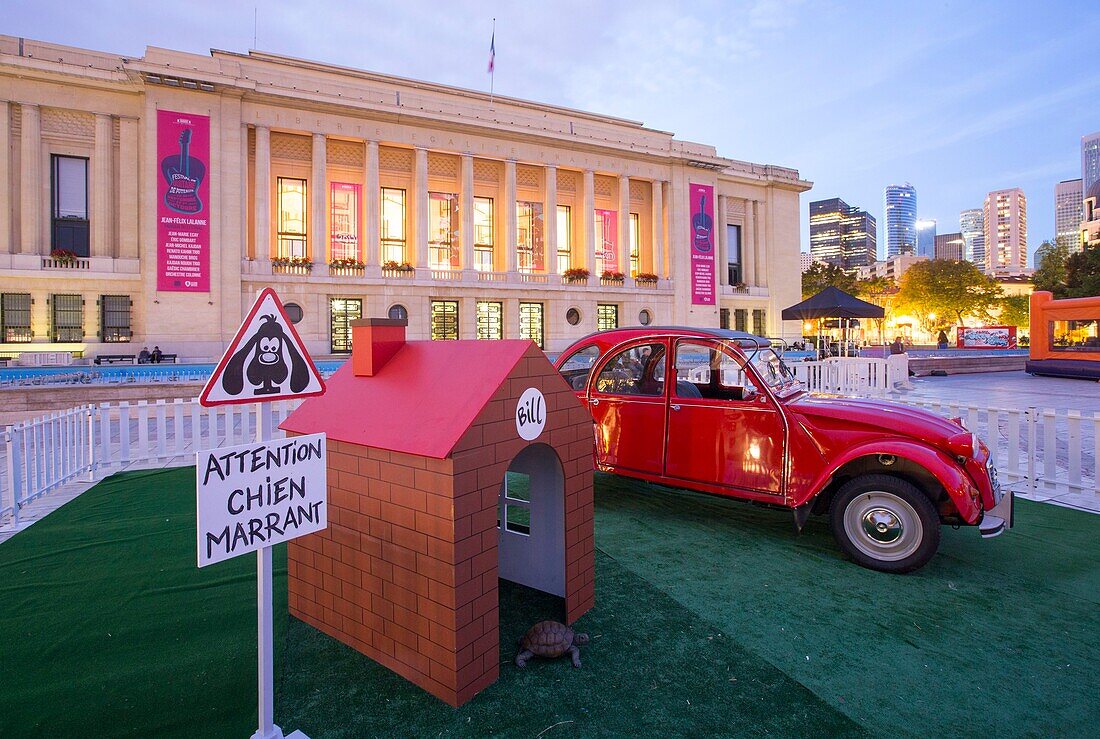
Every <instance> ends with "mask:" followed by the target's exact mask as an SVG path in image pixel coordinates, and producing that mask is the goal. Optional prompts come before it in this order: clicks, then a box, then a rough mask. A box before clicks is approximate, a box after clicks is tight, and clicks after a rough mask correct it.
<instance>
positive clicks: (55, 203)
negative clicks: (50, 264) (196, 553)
mask: <svg viewBox="0 0 1100 739" xmlns="http://www.w3.org/2000/svg"><path fill="white" fill-rule="evenodd" d="M50 163H51V165H52V166H51V179H52V183H51V188H50V189H51V192H52V195H51V198H50V199H51V201H52V208H53V229H52V235H51V241H50V246H51V248H53V249H64V250H65V251H71V252H72V253H73V254H75V255H76V256H78V257H86V256H88V249H89V247H88V160H87V159H85V158H84V157H65V156H60V155H58V154H54V155H53V156H52V157H51V162H50Z"/></svg>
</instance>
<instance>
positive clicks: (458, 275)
mask: <svg viewBox="0 0 1100 739" xmlns="http://www.w3.org/2000/svg"><path fill="white" fill-rule="evenodd" d="M432 279H433V280H440V281H443V282H455V281H457V280H461V279H462V270H460V269H433V270H432Z"/></svg>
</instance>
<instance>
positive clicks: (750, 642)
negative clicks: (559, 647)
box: [596, 475, 1100, 736]
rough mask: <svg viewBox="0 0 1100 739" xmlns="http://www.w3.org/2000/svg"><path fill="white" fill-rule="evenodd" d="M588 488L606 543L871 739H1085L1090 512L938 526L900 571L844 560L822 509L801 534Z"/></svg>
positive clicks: (1091, 602)
mask: <svg viewBox="0 0 1100 739" xmlns="http://www.w3.org/2000/svg"><path fill="white" fill-rule="evenodd" d="M596 488H597V495H596V501H597V505H596V546H597V547H598V548H599V549H602V550H603V551H605V552H607V553H608V554H610V555H611V556H613V557H615V559H616V560H617V561H618V563H619V564H621V565H622V566H624V567H626V568H627V569H629V570H631V571H632V572H634V573H635V574H637V575H638V576H639V577H642V578H643V579H645V580H647V581H648V582H649V583H650V584H651V585H652V586H654V587H656V588H657V589H658V590H660V591H662V592H665V593H668V594H669V595H670V596H671V597H673V598H675V599H676V600H677V601H678V602H680V603H681V604H683V605H684V606H685V607H687V608H688V609H690V610H692V611H693V612H695V613H697V614H700V616H701V617H703V618H705V619H706V620H707V621H709V622H710V623H712V624H714V625H715V627H717V628H720V629H723V630H724V631H725V632H726V633H728V634H731V635H732V636H733V638H734V639H736V640H737V642H738V643H739V644H740V645H741V646H743V647H745V648H747V649H749V650H751V651H753V652H755V653H756V654H758V655H760V656H761V657H763V658H765V659H766V660H768V661H769V662H771V663H772V664H774V665H775V666H776V667H778V668H779V669H781V670H782V671H783V672H785V673H786V674H788V675H790V676H791V677H793V678H794V679H796V680H798V681H799V682H801V683H803V684H804V685H806V686H807V687H809V688H810V689H811V690H813V691H814V692H815V693H816V694H817V695H819V696H820V697H821V698H822V699H823V700H825V701H826V702H827V703H829V704H830V705H832V706H834V707H836V708H837V709H839V710H840V711H842V712H844V713H845V714H846V715H848V716H850V717H851V718H853V719H855V720H856V721H858V722H859V723H860V724H861V725H862V726H865V727H866V728H868V729H869V730H871V731H872V732H874V733H876V734H881V735H887V734H896V733H898V732H902V733H910V734H919V735H923V736H954V735H977V734H981V735H989V736H1023V735H1032V736H1086V735H1094V734H1095V731H1096V726H1097V722H1098V721H1100V692H1098V688H1100V679H1098V678H1097V676H1096V669H1097V665H1100V615H1098V614H1100V608H1098V605H1100V547H1098V546H1097V541H1100V517H1098V516H1096V515H1092V514H1087V513H1082V512H1078V511H1072V510H1069V509H1065V508H1059V507H1056V506H1053V505H1048V504H1040V503H1032V502H1030V501H1023V500H1021V501H1018V502H1017V508H1016V514H1017V515H1016V527H1015V528H1014V529H1013V530H1012V531H1009V532H1006V533H1005V534H1003V535H1002V536H1000V537H998V538H995V539H989V540H982V539H981V538H980V537H979V536H978V533H977V531H976V530H975V529H972V528H967V529H960V530H952V529H950V528H944V529H943V542H942V545H941V548H940V552H939V554H938V556H936V557H935V558H934V559H933V560H932V562H931V563H930V564H929V565H927V566H926V567H924V568H923V569H921V570H920V571H918V572H916V573H914V574H912V575H906V576H898V575H884V574H881V573H876V572H872V571H870V570H866V569H862V568H860V567H856V566H855V565H853V564H852V563H851V562H849V561H847V560H846V559H844V557H843V556H842V555H841V553H840V551H839V549H838V548H837V547H836V545H835V543H834V542H833V540H832V537H831V536H830V535H829V533H828V529H827V526H826V524H825V521H824V519H813V520H811V522H810V525H809V526H808V528H807V529H806V530H804V531H803V533H802V534H801V535H796V534H795V533H794V529H793V526H792V523H791V516H790V514H789V513H786V512H782V511H774V510H768V509H761V508H756V507H752V506H748V505H745V504H743V503H737V502H734V501H731V500H726V499H721V498H715V497H710V496H704V495H699V494H696V493H689V492H685V491H678V490H671V489H668V488H662V487H658V486H647V485H644V484H639V483H636V482H631V481H628V480H625V479H622V478H616V477H611V476H606V475H598V476H597V483H596ZM598 598H599V594H597V599H598Z"/></svg>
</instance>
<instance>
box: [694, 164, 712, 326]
mask: <svg viewBox="0 0 1100 739" xmlns="http://www.w3.org/2000/svg"><path fill="white" fill-rule="evenodd" d="M688 203H689V206H690V212H691V303H692V305H714V244H715V231H714V186H713V185H697V184H695V183H694V182H693V183H691V184H690V185H688Z"/></svg>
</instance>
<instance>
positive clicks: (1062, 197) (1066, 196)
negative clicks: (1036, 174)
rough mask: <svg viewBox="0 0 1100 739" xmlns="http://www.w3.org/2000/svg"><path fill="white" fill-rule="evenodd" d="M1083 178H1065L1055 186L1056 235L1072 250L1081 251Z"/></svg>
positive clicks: (1083, 197)
mask: <svg viewBox="0 0 1100 739" xmlns="http://www.w3.org/2000/svg"><path fill="white" fill-rule="evenodd" d="M1081 183H1082V181H1081V180H1063V181H1062V182H1059V183H1058V184H1057V185H1055V186H1054V237H1055V238H1056V239H1061V240H1062V241H1064V242H1065V244H1066V246H1068V247H1069V248H1070V249H1071V250H1072V251H1081V231H1080V228H1081V218H1082V214H1083V211H1082V203H1083V202H1084V200H1085V196H1084V190H1083V189H1082V187H1081Z"/></svg>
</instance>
